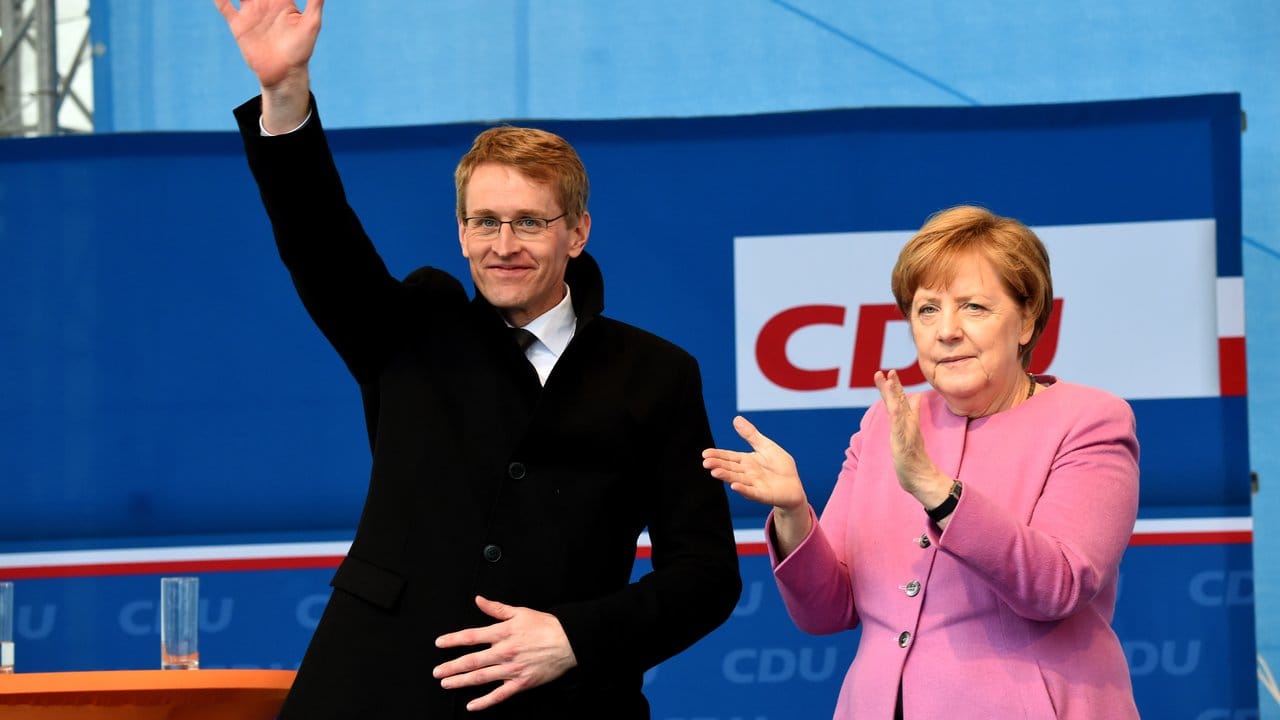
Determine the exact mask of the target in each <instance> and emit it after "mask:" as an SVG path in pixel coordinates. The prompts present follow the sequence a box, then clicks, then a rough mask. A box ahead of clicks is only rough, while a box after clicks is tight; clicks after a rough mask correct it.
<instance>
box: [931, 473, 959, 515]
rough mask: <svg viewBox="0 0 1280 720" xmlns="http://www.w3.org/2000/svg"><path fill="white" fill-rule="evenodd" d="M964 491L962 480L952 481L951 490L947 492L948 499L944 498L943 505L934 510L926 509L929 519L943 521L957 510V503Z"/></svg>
mask: <svg viewBox="0 0 1280 720" xmlns="http://www.w3.org/2000/svg"><path fill="white" fill-rule="evenodd" d="M963 491H964V486H963V485H961V484H960V481H959V480H955V481H953V482H952V483H951V491H950V492H949V493H948V494H947V499H946V500H943V501H942V504H941V505H939V506H938V507H936V508H934V509H932V510H928V509H926V510H925V511H924V512H925V514H926V515H928V516H929V519H930V520H932V521H933V522H934V523H939V522H942V520H943V519H944V518H946V517H947V516H948V515H950V514H951V513H953V512H955V509H956V504H957V503H959V502H960V493H961V492H963Z"/></svg>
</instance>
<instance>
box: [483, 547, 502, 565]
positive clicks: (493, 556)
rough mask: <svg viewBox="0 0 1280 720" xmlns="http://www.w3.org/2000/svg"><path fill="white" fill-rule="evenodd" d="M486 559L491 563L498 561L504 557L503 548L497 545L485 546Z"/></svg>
mask: <svg viewBox="0 0 1280 720" xmlns="http://www.w3.org/2000/svg"><path fill="white" fill-rule="evenodd" d="M484 559H485V560H488V561H489V562H491V563H495V562H498V561H499V560H501V559H502V548H500V547H498V546H497V545H485V546H484Z"/></svg>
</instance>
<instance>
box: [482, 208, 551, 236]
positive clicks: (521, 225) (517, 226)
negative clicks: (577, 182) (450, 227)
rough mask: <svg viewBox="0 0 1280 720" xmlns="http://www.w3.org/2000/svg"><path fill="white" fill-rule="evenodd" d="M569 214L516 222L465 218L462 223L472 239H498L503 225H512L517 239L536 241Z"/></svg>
mask: <svg viewBox="0 0 1280 720" xmlns="http://www.w3.org/2000/svg"><path fill="white" fill-rule="evenodd" d="M568 214H569V213H567V212H563V213H560V214H559V215H557V216H555V217H553V218H536V217H522V218H516V219H515V220H499V219H498V218H495V217H469V218H463V219H462V222H463V223H464V224H465V225H466V227H467V234H468V235H471V236H472V237H480V238H491V237H497V235H498V233H500V232H502V226H503V225H510V226H511V231H512V232H514V233H515V234H516V237H518V238H521V239H522V240H534V239H537V238H540V237H542V235H543V234H544V233H546V232H547V228H548V227H550V226H551V223H553V222H555V221H557V220H559V219H560V218H562V217H564V216H566V215H568Z"/></svg>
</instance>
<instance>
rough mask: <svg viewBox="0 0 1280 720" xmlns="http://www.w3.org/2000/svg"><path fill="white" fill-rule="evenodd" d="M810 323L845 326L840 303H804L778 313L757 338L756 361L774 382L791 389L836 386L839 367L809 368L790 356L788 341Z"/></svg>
mask: <svg viewBox="0 0 1280 720" xmlns="http://www.w3.org/2000/svg"><path fill="white" fill-rule="evenodd" d="M810 325H844V308H842V307H840V306H839V305H801V306H800V307H794V308H790V309H787V310H783V311H782V312H780V313H778V314H777V315H774V316H773V317H771V318H769V321H768V322H766V323H765V324H764V327H763V328H761V329H760V335H759V337H757V338H756V363H757V364H758V365H759V366H760V372H761V373H763V374H764V376H765V377H766V378H768V379H769V381H770V382H772V383H773V384H775V385H777V386H778V387H782V388H786V389H788V390H827V389H830V388H833V387H835V386H836V383H837V382H838V378H839V376H840V369H839V368H826V369H823V370H806V369H804V368H798V367H796V366H795V365H792V364H791V360H790V359H788V358H787V340H789V339H791V336H792V335H794V334H795V332H796V331H797V330H799V329H800V328H803V327H808V326H810Z"/></svg>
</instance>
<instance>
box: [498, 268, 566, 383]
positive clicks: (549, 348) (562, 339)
mask: <svg viewBox="0 0 1280 720" xmlns="http://www.w3.org/2000/svg"><path fill="white" fill-rule="evenodd" d="M508 324H510V323H508ZM577 327H578V315H577V313H575V312H574V311H573V295H572V293H571V292H570V290H569V286H568V285H565V286H564V299H563V300H561V301H560V303H559V304H558V305H556V306H555V307H553V308H551V309H550V310H548V311H546V312H544V313H542V314H541V315H539V316H538V317H536V318H534V319H532V320H530V321H529V323H528V324H527V325H525V326H524V329H525V330H528V331H529V332H531V333H533V336H534V337H535V338H537V342H535V343H533V344H532V345H530V346H529V347H528V348H526V349H525V351H524V355H525V357H527V358H529V362H530V363H531V364H532V365H533V369H534V370H536V371H538V380H539V381H540V382H541V383H542V384H543V385H546V384H547V377H548V376H549V375H551V368H553V367H555V366H556V361H557V360H559V359H560V355H561V354H562V353H564V349H565V348H567V347H569V341H570V340H572V339H573V333H574V331H575V330H576V329H577Z"/></svg>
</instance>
